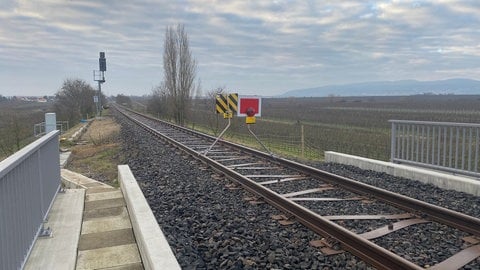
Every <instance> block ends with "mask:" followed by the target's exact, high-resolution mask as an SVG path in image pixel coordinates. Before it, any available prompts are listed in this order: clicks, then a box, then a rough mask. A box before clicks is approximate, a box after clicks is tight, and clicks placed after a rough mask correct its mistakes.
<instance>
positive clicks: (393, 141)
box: [390, 121, 397, 162]
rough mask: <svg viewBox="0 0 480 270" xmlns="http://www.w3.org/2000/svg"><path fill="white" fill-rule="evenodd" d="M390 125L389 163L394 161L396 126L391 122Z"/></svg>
mask: <svg viewBox="0 0 480 270" xmlns="http://www.w3.org/2000/svg"><path fill="white" fill-rule="evenodd" d="M391 123H392V143H391V146H390V162H393V160H394V159H395V149H396V147H397V146H396V126H395V122H393V121H391Z"/></svg>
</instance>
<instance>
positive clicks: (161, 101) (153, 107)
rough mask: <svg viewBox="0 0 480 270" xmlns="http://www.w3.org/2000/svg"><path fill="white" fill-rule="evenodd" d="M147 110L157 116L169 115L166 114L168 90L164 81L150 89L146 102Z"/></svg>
mask: <svg viewBox="0 0 480 270" xmlns="http://www.w3.org/2000/svg"><path fill="white" fill-rule="evenodd" d="M147 111H148V112H149V113H151V114H154V115H157V116H160V115H165V116H167V117H170V115H169V114H168V91H167V89H166V86H165V83H161V84H160V85H158V86H156V87H155V88H153V89H152V95H151V97H150V98H149V99H148V102H147Z"/></svg>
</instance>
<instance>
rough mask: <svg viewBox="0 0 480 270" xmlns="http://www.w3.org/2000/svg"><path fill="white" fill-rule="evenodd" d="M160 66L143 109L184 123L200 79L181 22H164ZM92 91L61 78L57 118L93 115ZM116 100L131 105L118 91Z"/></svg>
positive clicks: (82, 83) (73, 120) (76, 81)
mask: <svg viewBox="0 0 480 270" xmlns="http://www.w3.org/2000/svg"><path fill="white" fill-rule="evenodd" d="M163 69H164V77H163V81H162V82H161V83H160V85H159V86H157V87H156V88H154V89H153V90H152V96H151V98H150V99H149V101H148V105H147V109H148V110H149V111H150V112H151V113H154V114H158V115H163V116H166V117H169V118H171V119H173V120H174V121H175V122H176V123H177V124H180V125H184V124H185V121H186V118H187V115H188V108H189V107H190V104H191V98H192V96H193V95H194V94H198V92H199V91H200V83H199V82H197V83H195V77H196V73H197V62H196V60H195V58H194V57H193V56H192V53H191V51H190V46H189V38H188V35H187V33H186V31H185V27H184V26H183V25H182V24H178V25H177V26H175V27H172V26H168V27H167V29H166V32H165V41H164V51H163ZM96 94H97V91H96V90H95V89H93V88H92V87H91V86H90V85H89V84H88V83H86V82H85V81H83V80H80V79H67V80H65V81H64V83H63V85H62V87H61V89H60V91H58V92H57V94H56V102H55V105H54V110H55V112H56V113H57V115H58V116H57V118H58V119H59V120H67V121H69V122H71V123H73V124H75V123H77V122H79V120H80V119H82V118H88V117H89V116H93V115H95V113H96V106H95V103H94V99H93V97H94V96H95V95H96ZM101 99H102V104H105V100H106V98H105V96H103V95H101ZM116 102H117V103H119V104H123V105H126V106H131V105H132V101H131V100H130V98H129V97H128V96H125V95H118V96H117V97H116Z"/></svg>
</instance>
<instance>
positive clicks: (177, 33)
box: [163, 24, 197, 125]
mask: <svg viewBox="0 0 480 270" xmlns="http://www.w3.org/2000/svg"><path fill="white" fill-rule="evenodd" d="M163 68H164V82H165V88H166V89H167V91H168V95H169V104H170V106H171V108H170V110H171V113H172V115H173V118H174V119H175V122H176V123H178V124H180V125H184V124H185V116H186V112H187V108H188V106H189V102H190V99H191V96H192V94H193V91H194V90H195V84H194V80H195V76H196V72H197V63H196V61H195V59H194V58H193V56H192V53H191V51H190V47H189V40H188V35H187V33H186V32H185V28H184V26H183V25H182V24H178V25H177V27H176V29H174V28H173V27H170V26H168V27H167V30H166V32H165V44H164V52H163Z"/></svg>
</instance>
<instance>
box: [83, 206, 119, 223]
mask: <svg viewBox="0 0 480 270" xmlns="http://www.w3.org/2000/svg"><path fill="white" fill-rule="evenodd" d="M120 215H128V212H127V207H126V206H120V207H110V208H101V209H93V210H90V211H85V212H83V221H87V220H92V219H98V218H107V217H115V216H120Z"/></svg>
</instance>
